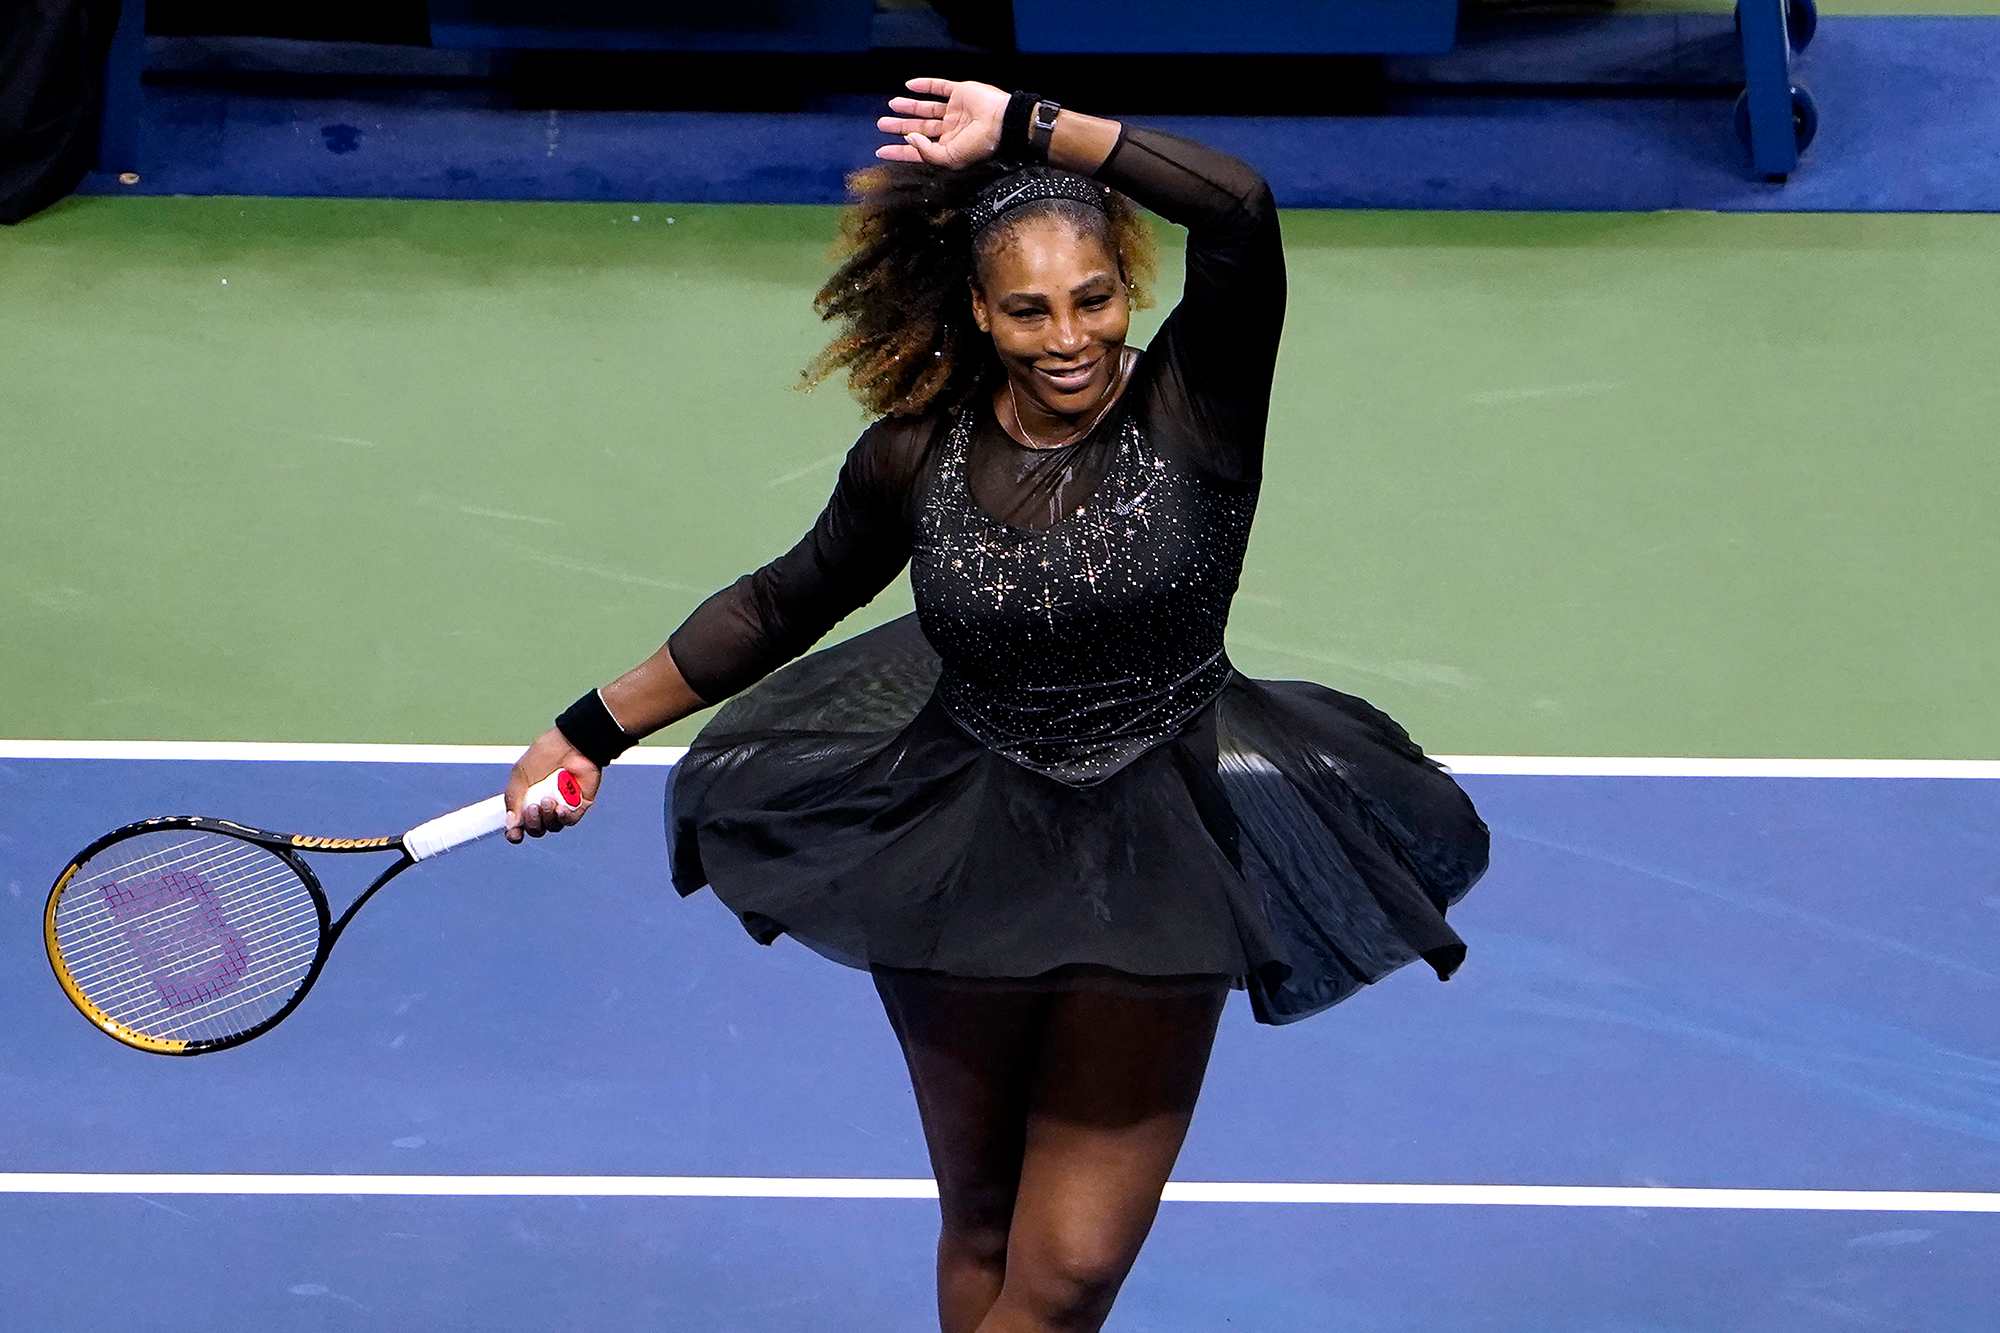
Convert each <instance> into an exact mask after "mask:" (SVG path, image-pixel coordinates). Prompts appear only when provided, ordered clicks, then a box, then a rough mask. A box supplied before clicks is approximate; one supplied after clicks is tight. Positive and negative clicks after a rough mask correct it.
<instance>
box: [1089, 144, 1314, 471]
mask: <svg viewBox="0 0 2000 1333" xmlns="http://www.w3.org/2000/svg"><path fill="white" fill-rule="evenodd" d="M1097 178H1098V179H1099V180H1101V181H1103V182H1104V183H1105V184H1106V185H1109V186H1111V187H1112V188H1113V189H1115V190H1117V191H1119V192H1120V193H1122V194H1124V195H1126V196H1127V197H1128V198H1130V199H1132V200H1134V201H1135V202H1137V203H1139V204H1142V205H1144V206H1145V207H1147V208H1149V209H1151V210H1153V211H1154V212H1155V213H1158V214H1159V215H1160V216H1161V217H1164V218H1166V219H1167V220H1168V221H1169V222H1178V223H1180V224H1181V225H1182V226H1184V227H1186V228H1187V229H1188V242H1187V282H1186V285H1185V287H1184V289H1183V291H1182V295H1181V302H1180V304H1179V305H1178V306H1176V307H1175V308H1174V311H1173V313H1172V314H1171V315H1169V316H1167V319H1166V323H1165V324H1164V325H1163V326H1162V327H1161V329H1160V332H1159V334H1158V336H1156V337H1155V338H1154V339H1153V342H1152V345H1151V347H1149V348H1148V349H1147V357H1148V360H1149V361H1151V362H1153V371H1152V383H1151V385H1150V391H1151V392H1152V393H1154V394H1155V395H1157V397H1158V403H1157V410H1156V411H1155V413H1154V426H1155V430H1156V431H1158V432H1160V434H1161V438H1160V440H1159V443H1160V444H1161V445H1162V446H1164V447H1167V448H1169V449H1173V450H1174V451H1175V452H1179V453H1182V454H1183V455H1185V456H1190V457H1192V458H1193V459H1194V460H1195V461H1196V462H1198V463H1200V464H1201V465H1202V466H1204V467H1206V468H1207V469H1209V470H1210V471H1212V472H1215V473H1217V474H1219V475H1221V476H1223V477H1227V478H1230V479H1232V480H1247V479H1251V478H1255V477H1257V476H1259V475H1260V474H1261V472H1262V468H1263V456H1264V424H1265V420H1266V418H1267V417H1268V416H1269V413H1270V406H1271V376H1272V372H1273V370H1274V369H1275V368H1276V366H1277V361H1278V335H1279V333H1280V331H1281V330H1282V329H1283V328H1284V323H1285V253H1284V244H1283V242H1282V240H1281V239H1280V237H1279V234H1278V210H1277V205H1276V204H1275V203H1274V202H1273V200H1272V198H1271V190H1270V187H1269V186H1268V185H1266V184H1265V183H1264V178H1263V177H1262V176H1259V175H1258V174H1257V172H1256V170H1255V169H1254V168H1252V167H1250V166H1249V165H1247V164H1246V163H1243V162H1240V161H1238V160H1237V159H1235V158H1233V157H1231V156H1229V155H1228V154H1227V153H1222V152H1218V151H1216V150H1215V149H1213V148H1207V147H1204V146H1202V145H1201V144H1198V143H1194V142H1192V141H1191V140H1188V139H1182V138H1180V137H1178V136H1176V135H1172V134H1167V133H1164V132H1162V131H1160V130H1152V129H1144V128H1141V127H1138V126H1131V125H1128V126H1126V127H1125V131H1124V133H1123V134H1122V135H1121V136H1120V137H1119V140H1118V146H1117V147H1116V148H1114V149H1113V150H1112V152H1111V156H1110V157H1109V158H1107V159H1106V160H1105V163H1104V165H1103V166H1102V167H1100V168H1099V169H1098V171H1097Z"/></svg>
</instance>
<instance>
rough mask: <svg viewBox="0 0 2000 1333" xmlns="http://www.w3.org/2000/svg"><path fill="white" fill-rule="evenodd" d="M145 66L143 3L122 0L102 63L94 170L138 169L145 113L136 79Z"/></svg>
mask: <svg viewBox="0 0 2000 1333" xmlns="http://www.w3.org/2000/svg"><path fill="white" fill-rule="evenodd" d="M145 67H146V0H124V3H123V4H121V5H120V6H119V8H118V26H117V28H116V29H114V30H113V31H112V34H111V52H110V54H109V55H108V56H106V57H105V60H104V98H103V102H102V107H101V116H100V119H99V120H98V131H97V169H98V170H99V171H115V172H118V173H120V174H123V173H126V172H136V171H137V170H138V169H139V122H140V119H141V118H142V116H143V115H144V112H145V100H144V94H143V93H142V92H141V91H140V88H139V77H140V75H141V74H142V73H144V71H145Z"/></svg>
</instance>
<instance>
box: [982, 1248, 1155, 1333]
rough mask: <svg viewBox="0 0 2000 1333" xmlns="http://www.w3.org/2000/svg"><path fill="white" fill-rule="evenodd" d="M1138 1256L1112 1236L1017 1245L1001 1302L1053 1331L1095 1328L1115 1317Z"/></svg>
mask: <svg viewBox="0 0 2000 1333" xmlns="http://www.w3.org/2000/svg"><path fill="white" fill-rule="evenodd" d="M1135 1257H1136V1255H1135V1254H1134V1253H1133V1252H1132V1250H1131V1249H1130V1248H1129V1247H1128V1246H1127V1245H1124V1244H1120V1243H1117V1242H1116V1241H1114V1240H1113V1239H1112V1238H1111V1237H1108V1236H1093V1235H1070V1236H1063V1237H1046V1238H1043V1239H1042V1240H1041V1241H1040V1242H1039V1243H1037V1244H1035V1245H1032V1246H1024V1245H1019V1244H1017V1245H1016V1246H1015V1247H1014V1250H1013V1252H1012V1253H1011V1254H1010V1255H1009V1257H1008V1263H1007V1286H1006V1291H1005V1294H1004V1295H1003V1296H1002V1300H1003V1301H1004V1302H1005V1303H1007V1304H1010V1305H1014V1306H1016V1307H1017V1308H1019V1309H1020V1310H1021V1311H1022V1313H1024V1314H1028V1315H1030V1316H1031V1317H1032V1318H1033V1319H1034V1320H1035V1321H1036V1322H1038V1323H1039V1324H1042V1325H1044V1326H1046V1327H1048V1328H1052V1329H1065V1330H1067V1329H1096V1328H1097V1327H1098V1326H1099V1325H1101V1324H1102V1323H1103V1322H1104V1318H1105V1316H1106V1315H1108V1314H1109V1313H1110V1312H1111V1303H1112V1302H1113V1301H1114V1300H1115V1299H1117V1296H1118V1288H1119V1287H1120V1286H1122V1285H1123V1284H1124V1281H1125V1274H1126V1273H1127V1272H1128V1271H1129V1270H1130V1269H1131V1267H1132V1261H1133V1259H1134V1258H1135Z"/></svg>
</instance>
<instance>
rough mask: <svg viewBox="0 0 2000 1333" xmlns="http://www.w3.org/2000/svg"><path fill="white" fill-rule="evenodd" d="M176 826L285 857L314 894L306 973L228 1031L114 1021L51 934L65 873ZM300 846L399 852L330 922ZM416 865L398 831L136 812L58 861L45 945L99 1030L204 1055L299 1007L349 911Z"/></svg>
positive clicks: (68, 991)
mask: <svg viewBox="0 0 2000 1333" xmlns="http://www.w3.org/2000/svg"><path fill="white" fill-rule="evenodd" d="M174 830H189V831H193V832H199V833H212V834H216V835H218V836H221V837H227V838H236V839H239V840H240V841H243V842H247V843H251V844H253V845H255V846H258V847H262V848H264V849H265V850H266V851H269V852H271V853H273V854H274V855H276V856H277V857H278V859H279V860H281V861H283V862H284V863H285V865H286V866H287V868H289V869H290V870H291V871H292V872H293V873H295V874H296V875H298V877H299V879H300V881H301V882H302V883H304V884H305V886H306V891H307V892H308V893H310V894H311V895H312V900H313V908H314V910H315V911H316V912H317V913H318V914H319V949H318V951H317V952H316V953H314V955H313V960H312V965H311V966H310V967H308V968H307V969H306V974H305V978H304V980H302V981H300V983H299V986H298V989H297V990H295V991H293V992H292V994H291V997H290V998H289V999H287V1000H286V1001H285V1003H284V1005H283V1006H282V1007H280V1008H279V1009H278V1010H277V1011H276V1012H275V1013H272V1014H270V1015H269V1016H267V1017H266V1018H264V1019H263V1020H262V1021H261V1022H259V1023H257V1024H256V1025H255V1026H254V1027H250V1028H246V1029H244V1030H243V1031H241V1032H236V1033H232V1034H230V1035H229V1036H227V1037H205V1038H190V1039H185V1040H182V1039H176V1038H166V1037H155V1036H151V1035H148V1034H147V1033H144V1032H140V1031H138V1030H137V1029H135V1028H132V1027H130V1026H128V1025H127V1024H124V1023H121V1022H119V1021H118V1020H117V1019H115V1018H113V1017H111V1015H109V1014H107V1013H105V1012H104V1011H103V1010H102V1009H100V1008H99V1007H98V1006H97V1005H95V1004H93V1003H92V1002H91V999H90V997H89V996H88V995H85V994H84V993H83V990H82V988H81V987H80V986H78V985H77V983H76V980H75V978H73V977H72V976H71V975H70V972H69V968H68V966H67V965H66V964H65V963H64V962H63V957H62V946H61V945H60V944H59V943H58V941H57V939H56V906H57V904H58V903H60V902H61V901H62V896H63V891H64V890H65V889H67V888H68V887H69V882H70V880H71V879H72V878H74V877H75V875H76V872H77V871H78V870H79V869H81V868H82V866H83V864H84V863H85V862H87V861H89V860H90V859H91V858H92V857H93V856H96V855H97V854H98V853H99V852H101V851H103V850H104V849H105V848H107V847H110V846H113V845H114V844H116V843H120V842H124V841H126V840H127V839H129V838H135V837H138V836H139V835H140V834H143V833H158V832H169V831H174ZM301 851H308V852H333V853H354V852H396V853H398V856H397V859H396V863H395V864H394V865H392V866H390V867H388V868H387V869H386V870H384V871H383V872H382V873H381V874H380V875H377V876H376V877H375V881H374V882H373V883H372V884H370V885H369V886H368V887H367V888H365V889H363V890H362V891H361V895H360V896H359V897H358V898H356V899H355V900H354V901H353V902H352V903H350V904H348V907H347V910H346V911H345V912H342V913H341V914H340V919H339V920H337V921H336V920H334V919H333V912H332V909H331V907H330V906H329V905H328V903H327V898H326V890H325V889H324V888H323V887H321V885H320V882H319V876H318V875H316V874H314V873H313V868H312V866H311V865H309V864H307V862H306V860H305V858H304V857H302V856H300V855H299V853H300V852H301ZM415 864H416V860H415V859H414V858H413V857H411V855H410V853H409V850H408V849H407V848H405V847H404V846H403V839H402V838H401V837H400V836H397V837H389V838H316V837H311V836H309V835H306V834H301V833H273V832H271V831H270V830H269V829H260V828H252V827H250V826H249V825H247V824H238V823H236V822H234V821H233V820H228V819H210V818H208V817H206V816H203V815H158V816H155V817H154V818H151V819H141V820H138V821H137V822H135V823H131V824H126V825H124V826H122V827H120V828H115V829H113V830H111V832H109V833H107V834H105V835H104V836H103V837H101V838H99V839H98V840H97V841H95V842H93V843H91V844H90V845H89V846H88V847H86V848H84V849H83V850H82V851H80V852H78V853H77V854H76V855H75V856H73V857H71V858H70V861H69V864H68V865H66V866H64V867H63V870H62V873H61V874H60V875H58V876H56V882H55V885H54V887H52V888H51V889H50V890H49V900H48V905H47V906H46V907H45V908H44V909H43V912H42V936H43V940H44V943H45V944H46V946H47V948H48V956H49V966H50V967H51V968H52V969H54V971H55V974H56V981H57V982H58V983H60V984H61V986H62V988H63V994H65V995H67V996H69V999H70V1003H71V1004H74V1005H75V1006H76V1007H77V1011H78V1012H80V1013H81V1014H82V1015H83V1016H84V1017H85V1018H87V1019H89V1020H90V1021H91V1023H92V1024H93V1025H94V1026H95V1027H97V1029H98V1030H99V1031H101V1032H103V1033H105V1034H106V1035H107V1036H110V1037H111V1038H113V1039H114V1040H117V1041H121V1042H123V1043H125V1044H126V1045H127V1046H131V1047H134V1048H136V1049H138V1050H142V1051H150V1052H152V1053H153V1054H155V1055H206V1054H208V1053H209V1052H210V1051H220V1050H226V1049H227V1048H229V1047H231V1046H240V1045H242V1044H243V1043H244V1042H246V1041H249V1040H251V1039H252V1038H253V1037H259V1036H262V1035H263V1034H264V1033H266V1032H268V1031H270V1030H271V1028H273V1027H275V1026H276V1025H277V1024H278V1023H279V1022H280V1021H282V1020H283V1019H284V1018H285V1017H286V1016H287V1015H289V1014H290V1013H291V1012H292V1010H294V1009H296V1008H298V1006H299V1002H300V1001H301V1000H303V999H305V997H306V992H308V991H310V990H311V989H312V988H313V983H314V982H315V981H317V980H319V974H320V969H321V968H322V967H323V966H325V964H326V958H327V955H328V954H329V953H331V952H332V951H333V946H334V942H335V941H336V940H338V939H339V938H340V933H341V932H342V931H343V930H346V929H347V923H348V922H350V921H352V920H353V919H354V914H355V913H356V912H358V911H360V910H361V905H362V904H363V903H365V902H367V901H368V900H369V899H370V898H372V897H374V896H375V893H376V891H377V890H379V889H380V888H381V887H382V886H383V885H384V884H387V883H388V882H389V881H390V880H392V879H394V878H395V877H396V876H397V875H400V874H401V873H403V872H404V871H405V870H408V869H409V868H410V867H411V866H413V865H415Z"/></svg>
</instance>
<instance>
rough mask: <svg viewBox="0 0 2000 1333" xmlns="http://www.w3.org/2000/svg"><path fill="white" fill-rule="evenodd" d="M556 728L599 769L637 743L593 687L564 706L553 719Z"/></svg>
mask: <svg viewBox="0 0 2000 1333" xmlns="http://www.w3.org/2000/svg"><path fill="white" fill-rule="evenodd" d="M556 730H557V731H560V732H561V733H562V734H563V739H564V740H566V741H568V742H569V743H570V744H571V745H574V746H575V747H576V752H577V753H578V754H580V755H582V756H583V757H584V758H585V759H588V760H589V761H590V762H591V763H593V764H596V765H597V766H598V767H599V768H603V767H604V766H605V765H606V764H608V763H610V762H611V761H612V760H613V759H616V758H617V757H618V756H619V755H621V754H624V753H625V752H626V751H627V750H629V749H631V748H632V747H633V746H634V745H636V744H638V741H637V739H636V738H634V737H632V736H629V735H627V734H626V732H625V728H623V727H621V726H619V725H618V719H617V718H615V717H613V716H611V710H610V709H609V708H606V707H605V706H604V696H603V695H601V694H599V693H598V692H597V691H596V690H592V691H591V692H590V693H588V694H586V695H584V696H583V697H582V698H581V699H578V700H577V701H576V702H575V703H573V704H571V705H570V706H569V707H568V708H565V709H563V710H562V715H561V716H560V717H558V718H556Z"/></svg>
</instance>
